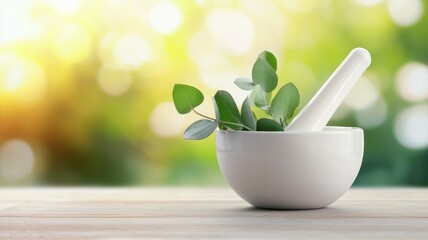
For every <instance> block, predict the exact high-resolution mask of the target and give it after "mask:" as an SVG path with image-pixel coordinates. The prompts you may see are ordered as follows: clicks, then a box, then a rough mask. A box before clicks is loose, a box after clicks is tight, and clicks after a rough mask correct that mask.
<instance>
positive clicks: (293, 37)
mask: <svg viewBox="0 0 428 240" xmlns="http://www.w3.org/2000/svg"><path fill="white" fill-rule="evenodd" d="M427 6H428V2H427V1H421V0H406V1H404V0H384V1H383V0H347V1H340V0H337V1H333V0H318V1H309V0H301V1H295V0H283V1H281V0H278V1H276V0H275V1H274V0H271V1H270V0H263V1H244V0H242V1H239V0H235V1H227V0H213V1H208V0H194V1H178V0H177V1H172V0H161V1H154V0H152V1H148V0H144V1H143V0H141V1H135V0H124V1H115V0H110V1H101V0H98V1H97V0H92V1H76V0H56V1H55V0H34V1H3V0H1V1H0V133H1V134H0V184H1V185H12V186H13V185H225V184H226V183H225V181H224V180H223V178H222V176H221V173H220V170H219V169H218V166H217V163H216V156H215V142H214V140H215V139H214V136H211V137H210V138H208V139H206V140H203V141H184V140H182V138H181V134H182V132H183V131H184V129H185V128H186V127H187V126H188V125H189V124H190V123H191V122H193V121H194V120H196V119H198V117H197V116H195V115H192V114H190V115H185V116H184V115H179V114H178V113H176V111H175V109H174V106H173V103H172V99H171V91H172V87H173V84H174V83H184V84H190V85H194V86H197V87H198V88H200V89H201V90H202V91H203V92H204V94H205V96H206V100H205V102H204V104H203V105H202V106H201V107H199V110H200V112H203V113H205V114H207V115H212V116H213V115H214V114H213V110H212V103H211V100H210V96H212V95H213V94H214V93H215V91H216V90H217V89H225V90H227V91H229V92H231V93H232V95H233V96H234V97H235V100H236V101H237V102H238V104H240V102H242V100H243V99H244V98H245V96H246V92H243V91H241V90H239V89H238V88H237V87H235V86H234V84H233V80H234V79H235V78H236V77H248V76H250V73H251V67H252V65H253V63H254V61H255V59H256V57H257V55H258V53H259V52H261V51H263V50H269V51H271V52H273V53H274V54H275V55H276V56H277V57H278V60H279V68H278V75H279V78H280V84H281V85H282V84H284V83H286V82H290V81H292V82H293V83H294V84H295V85H296V86H297V87H298V89H299V91H300V93H301V97H302V99H301V105H300V107H299V109H300V108H301V107H302V106H304V105H305V104H306V103H307V102H308V101H309V99H310V98H311V97H312V96H313V95H314V93H315V92H316V91H317V90H318V89H319V87H320V86H321V85H322V83H323V82H324V81H325V80H326V79H327V78H328V76H329V75H330V74H331V73H332V72H333V71H334V69H335V68H336V67H337V66H338V64H339V63H340V62H341V61H342V60H343V59H344V57H345V56H346V55H347V54H348V53H349V51H350V50H351V49H353V48H355V47H364V48H366V49H368V50H369V51H370V52H371V54H372V65H371V66H370V68H369V70H368V71H367V72H366V74H365V75H364V77H363V78H362V79H360V81H359V82H358V84H357V85H356V86H355V88H354V89H353V91H352V93H351V94H350V96H349V97H348V98H347V99H346V101H345V102H344V103H343V104H342V106H341V107H340V108H339V110H338V111H337V112H336V114H335V116H334V118H333V119H332V121H331V122H330V124H329V125H338V126H359V127H362V128H364V130H365V140H366V145H365V156H364V161H363V166H362V169H361V172H360V175H359V176H358V178H357V180H356V183H355V185H425V186H428V148H427V147H428V65H427V64H428V45H427V44H428V14H427V9H426V8H427Z"/></svg>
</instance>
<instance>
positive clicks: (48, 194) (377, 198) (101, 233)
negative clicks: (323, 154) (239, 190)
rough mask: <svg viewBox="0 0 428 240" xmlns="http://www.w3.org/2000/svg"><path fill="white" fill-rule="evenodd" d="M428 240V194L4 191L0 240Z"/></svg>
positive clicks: (411, 191)
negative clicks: (321, 197)
mask: <svg viewBox="0 0 428 240" xmlns="http://www.w3.org/2000/svg"><path fill="white" fill-rule="evenodd" d="M151 238H154V239H158V238H168V239H175V238H180V239H191V238H193V239H206V238H217V239H247V238H253V239H428V189H416V188H412V189H409V188H402V189H352V190H350V191H349V192H348V193H346V194H345V195H344V196H343V197H342V198H341V199H340V200H338V201H337V202H336V203H334V204H333V205H331V206H330V207H327V208H324V209H318V210H306V211H277V210H276V211H274V210H262V209H257V208H254V207H251V206H250V205H248V204H247V203H245V202H244V201H242V200H241V199H240V198H239V197H237V196H236V195H235V194H234V193H233V192H232V191H231V190H230V189H228V188H2V189H0V239H151Z"/></svg>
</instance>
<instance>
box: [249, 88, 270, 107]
mask: <svg viewBox="0 0 428 240" xmlns="http://www.w3.org/2000/svg"><path fill="white" fill-rule="evenodd" d="M250 99H251V102H253V103H254V105H255V106H256V107H259V108H261V109H263V110H268V109H269V94H268V93H266V92H265V91H263V89H262V87H261V86H260V85H256V86H255V87H254V88H253V91H251V94H250Z"/></svg>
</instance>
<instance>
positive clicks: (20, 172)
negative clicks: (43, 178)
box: [0, 139, 35, 182]
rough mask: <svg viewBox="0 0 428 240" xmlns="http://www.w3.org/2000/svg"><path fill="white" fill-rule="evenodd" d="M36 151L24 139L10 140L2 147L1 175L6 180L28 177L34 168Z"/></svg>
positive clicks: (0, 152) (0, 149) (0, 159)
mask: <svg viewBox="0 0 428 240" xmlns="http://www.w3.org/2000/svg"><path fill="white" fill-rule="evenodd" d="M34 160H35V159H34V152H33V150H32V148H31V147H30V145H28V143H26V142H24V141H22V140H18V139H15V140H10V141H8V142H6V143H4V144H3V145H2V146H1V148H0V176H1V178H2V179H3V180H4V181H6V182H14V181H18V180H21V179H23V178H25V177H28V176H29V175H30V174H31V172H32V170H33V168H34Z"/></svg>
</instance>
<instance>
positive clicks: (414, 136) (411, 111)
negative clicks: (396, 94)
mask: <svg viewBox="0 0 428 240" xmlns="http://www.w3.org/2000/svg"><path fill="white" fill-rule="evenodd" d="M427 133H428V104H421V105H416V106H413V107H410V108H408V109H406V110H404V111H402V112H401V113H400V115H399V116H398V118H397V121H396V123H395V135H396V137H397V139H398V141H399V142H400V143H401V144H403V145H404V146H405V147H408V148H411V149H422V148H426V147H428V134H427Z"/></svg>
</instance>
